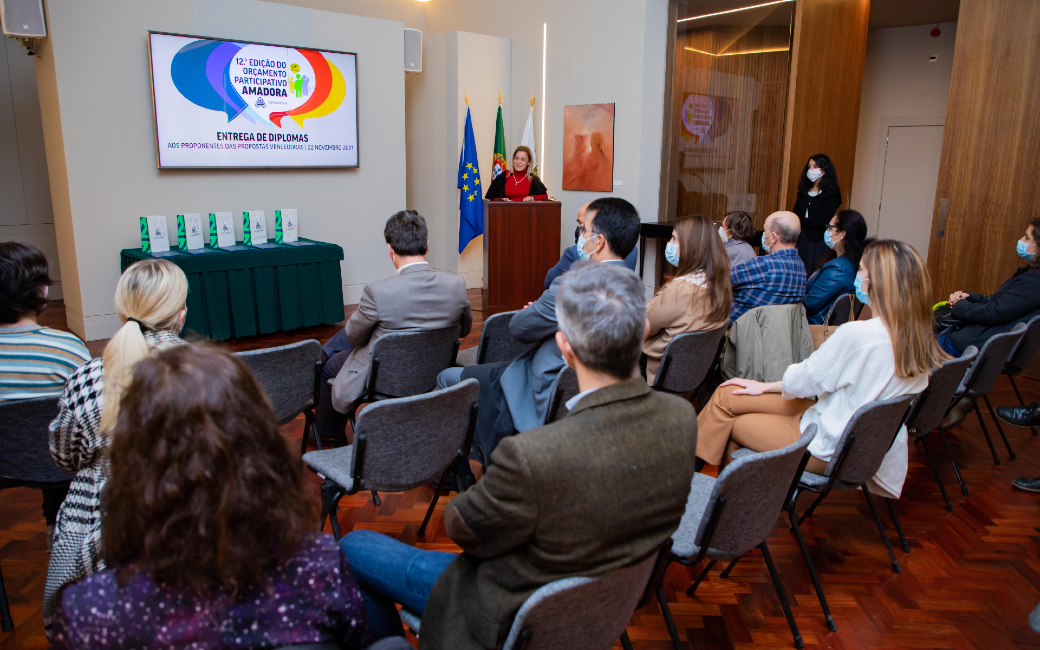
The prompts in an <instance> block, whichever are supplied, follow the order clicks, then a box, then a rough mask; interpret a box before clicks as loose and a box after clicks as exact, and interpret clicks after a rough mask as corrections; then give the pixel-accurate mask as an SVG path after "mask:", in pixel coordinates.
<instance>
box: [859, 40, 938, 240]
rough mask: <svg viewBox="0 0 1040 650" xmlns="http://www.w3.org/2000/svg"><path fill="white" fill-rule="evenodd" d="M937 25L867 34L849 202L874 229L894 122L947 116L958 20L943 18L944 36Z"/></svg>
mask: <svg viewBox="0 0 1040 650" xmlns="http://www.w3.org/2000/svg"><path fill="white" fill-rule="evenodd" d="M934 27H935V25H919V26H914V27H895V28H892V29H878V30H873V31H871V32H869V34H868V35H867V55H866V61H865V63H864V68H863V94H862V100H861V102H860V111H859V137H858V139H857V142H856V172H855V176H854V178H853V183H852V186H853V188H854V194H853V195H852V197H851V198H850V201H849V205H850V206H851V207H852V208H853V209H855V210H859V211H860V212H861V213H862V214H863V216H864V217H865V218H866V220H867V223H868V224H869V225H870V229H871V232H870V234H871V235H873V234H874V228H875V226H876V224H877V221H878V204H879V202H880V200H881V194H880V192H881V182H880V181H881V175H882V171H883V169H884V154H885V134H886V133H887V132H888V127H889V126H913V125H918V124H943V123H944V121H945V116H946V98H947V96H948V95H949V93H950V77H951V75H952V73H953V44H954V38H955V36H956V31H957V23H942V24H940V25H939V26H938V27H939V29H940V31H941V32H942V34H940V36H939V37H938V38H933V37H932V36H931V31H932V29H933V28H934ZM930 56H935V57H937V58H936V61H935V63H930V62H929V57H930ZM840 171H841V170H839V173H840ZM839 178H840V177H839Z"/></svg>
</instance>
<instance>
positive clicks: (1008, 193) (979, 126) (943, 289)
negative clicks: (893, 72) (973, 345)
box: [928, 0, 1040, 377]
mask: <svg viewBox="0 0 1040 650" xmlns="http://www.w3.org/2000/svg"><path fill="white" fill-rule="evenodd" d="M1038 107H1040V2H1037V0H961V10H960V18H959V19H958V21H957V43H956V45H955V48H954V54H953V78H952V79H951V82H950V96H949V101H948V102H947V105H946V130H945V133H944V136H943V146H942V160H941V162H940V165H939V182H938V185H937V186H936V196H935V207H934V212H933V214H932V241H931V244H930V246H929V248H928V268H929V270H930V271H931V274H932V280H933V282H934V285H935V297H936V300H937V301H938V300H943V299H945V297H946V296H948V295H949V294H950V293H952V292H953V291H975V292H979V293H984V294H990V293H992V292H993V291H995V290H996V289H997V288H998V287H999V286H1000V284H1001V283H1002V282H1004V280H1006V279H1007V278H1008V277H1010V276H1011V274H1012V273H1014V271H1015V269H1016V268H1017V267H1018V265H1019V263H1021V262H1022V259H1021V258H1020V257H1018V256H1017V255H1016V254H1015V240H1016V239H1018V238H1019V237H1021V236H1022V233H1023V232H1024V231H1025V228H1026V225H1027V224H1028V223H1029V221H1030V219H1033V218H1035V217H1037V216H1040V108H1038ZM944 198H945V199H948V206H947V214H946V224H945V236H943V237H942V238H937V237H935V234H936V231H937V228H938V225H939V204H940V200H941V199H944ZM1029 374H1030V376H1033V377H1038V376H1040V361H1037V362H1035V363H1034V364H1033V368H1032V369H1031V372H1030V373H1029Z"/></svg>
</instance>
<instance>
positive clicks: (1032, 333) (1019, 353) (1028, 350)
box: [1007, 316, 1040, 375]
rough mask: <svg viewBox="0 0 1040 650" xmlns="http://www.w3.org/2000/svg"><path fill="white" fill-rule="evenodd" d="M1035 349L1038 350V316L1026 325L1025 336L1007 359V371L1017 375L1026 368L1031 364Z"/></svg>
mask: <svg viewBox="0 0 1040 650" xmlns="http://www.w3.org/2000/svg"><path fill="white" fill-rule="evenodd" d="M1037 349H1040V316H1034V317H1033V318H1032V319H1030V321H1029V322H1028V323H1026V333H1025V336H1023V337H1022V340H1021V341H1019V342H1018V347H1017V348H1015V351H1014V352H1013V353H1012V354H1011V358H1010V359H1008V362H1007V366H1008V371H1009V372H1011V373H1012V374H1016V375H1017V374H1018V373H1020V372H1022V371H1023V370H1025V369H1026V368H1028V367H1029V364H1031V363H1033V357H1034V356H1036V351H1037Z"/></svg>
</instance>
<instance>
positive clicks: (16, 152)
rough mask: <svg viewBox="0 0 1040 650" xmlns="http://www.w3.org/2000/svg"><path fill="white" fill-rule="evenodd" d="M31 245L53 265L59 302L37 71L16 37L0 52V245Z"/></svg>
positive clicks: (58, 267)
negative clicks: (13, 243)
mask: <svg viewBox="0 0 1040 650" xmlns="http://www.w3.org/2000/svg"><path fill="white" fill-rule="evenodd" d="M6 241H17V242H22V243H25V244H31V245H33V246H35V247H36V248H38V249H40V250H41V251H42V252H43V254H44V255H46V256H47V261H48V263H49V264H50V273H51V279H52V280H54V281H55V283H54V285H53V286H52V287H51V292H50V295H51V298H52V299H54V300H60V299H61V297H62V288H61V265H60V264H59V262H58V242H57V239H56V238H55V236H54V212H53V210H52V209H51V190H50V182H49V181H48V179H47V159H46V157H45V155H44V148H43V123H42V121H41V119H40V97H39V93H38V92H37V89H36V66H35V63H34V62H33V57H31V56H28V55H27V52H26V50H25V49H24V48H22V47H20V46H19V45H18V43H17V41H15V40H14V39H13V38H5V39H3V47H0V242H6Z"/></svg>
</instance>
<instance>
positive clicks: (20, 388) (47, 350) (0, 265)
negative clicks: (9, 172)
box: [0, 242, 90, 548]
mask: <svg viewBox="0 0 1040 650" xmlns="http://www.w3.org/2000/svg"><path fill="white" fill-rule="evenodd" d="M50 284H51V279H50V275H49V271H48V268H47V258H46V257H44V256H43V253H41V252H40V251H38V250H36V249H35V248H33V247H32V246H29V245H28V244H19V243H16V242H4V243H0V402H3V401H13V400H23V399H33V398H36V397H52V396H54V395H61V393H62V391H64V390H65V381H66V380H67V379H68V378H69V375H71V374H72V371H74V370H75V369H76V368H78V367H80V366H81V365H83V364H84V363H86V362H88V361H90V353H89V352H87V347H86V346H85V345H83V342H82V341H80V340H79V339H78V338H76V335H75V334H70V333H68V332H61V331H59V330H53V329H51V328H49V327H44V326H42V325H40V324H39V323H37V322H36V318H37V316H39V315H40V314H41V313H42V312H43V310H44V309H45V308H46V307H47V291H48V288H49V287H50ZM68 491H69V490H68V488H67V487H64V488H45V489H43V490H42V492H43V518H44V520H45V521H46V522H47V545H48V548H49V547H50V543H51V535H53V534H54V522H55V519H56V517H57V516H58V508H59V507H61V504H62V502H63V501H64V500H65V494H66V493H67V492H68Z"/></svg>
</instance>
